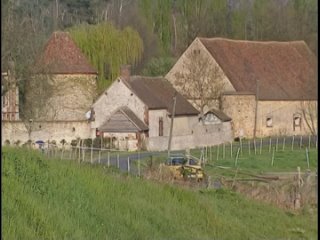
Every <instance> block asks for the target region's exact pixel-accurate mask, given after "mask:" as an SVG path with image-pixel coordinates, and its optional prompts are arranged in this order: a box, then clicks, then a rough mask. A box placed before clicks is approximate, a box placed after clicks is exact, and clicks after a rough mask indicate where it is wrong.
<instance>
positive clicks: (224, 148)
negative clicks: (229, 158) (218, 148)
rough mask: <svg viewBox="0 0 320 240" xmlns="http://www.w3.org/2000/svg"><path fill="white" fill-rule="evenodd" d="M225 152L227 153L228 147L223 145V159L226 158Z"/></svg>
mask: <svg viewBox="0 0 320 240" xmlns="http://www.w3.org/2000/svg"><path fill="white" fill-rule="evenodd" d="M225 151H226V145H225V144H224V143H223V154H222V156H223V159H224V158H225Z"/></svg>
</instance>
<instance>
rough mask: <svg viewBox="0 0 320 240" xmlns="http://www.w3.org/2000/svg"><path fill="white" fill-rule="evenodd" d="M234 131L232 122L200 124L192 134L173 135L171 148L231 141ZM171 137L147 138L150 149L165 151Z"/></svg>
mask: <svg viewBox="0 0 320 240" xmlns="http://www.w3.org/2000/svg"><path fill="white" fill-rule="evenodd" d="M232 140H233V133H232V129H231V124H230V122H224V123H219V124H212V125H199V126H198V127H197V128H196V129H194V131H193V133H192V134H189V135H183V136H172V140H171V150H184V149H187V148H189V149H190V148H195V147H203V146H213V145H218V144H221V143H224V142H231V141H232ZM168 142H169V137H168V136H166V137H149V138H147V139H146V145H147V149H148V150H149V151H165V150H167V149H168Z"/></svg>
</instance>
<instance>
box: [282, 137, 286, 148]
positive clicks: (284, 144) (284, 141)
mask: <svg viewBox="0 0 320 240" xmlns="http://www.w3.org/2000/svg"><path fill="white" fill-rule="evenodd" d="M285 146H286V137H283V144H282V151H284V148H285Z"/></svg>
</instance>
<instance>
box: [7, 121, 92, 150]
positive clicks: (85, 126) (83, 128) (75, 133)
mask: <svg viewBox="0 0 320 240" xmlns="http://www.w3.org/2000/svg"><path fill="white" fill-rule="evenodd" d="M1 125H2V137H1V142H2V144H4V142H5V141H6V140H9V141H10V143H12V144H13V143H15V142H17V141H18V140H19V141H20V142H21V144H23V143H25V142H27V141H28V140H29V135H28V131H27V127H29V126H30V125H29V124H27V126H26V125H25V124H24V123H23V122H22V121H2V124H1ZM31 126H32V129H33V130H32V132H31V136H30V137H31V140H32V141H34V142H35V141H37V140H42V141H48V140H50V141H52V140H55V141H56V143H60V141H61V140H62V139H64V140H66V141H67V143H70V142H71V140H73V139H77V138H82V139H84V138H89V137H90V125H89V123H88V122H87V121H59V122H57V121H56V122H53V121H46V122H44V121H42V122H33V123H32V124H31Z"/></svg>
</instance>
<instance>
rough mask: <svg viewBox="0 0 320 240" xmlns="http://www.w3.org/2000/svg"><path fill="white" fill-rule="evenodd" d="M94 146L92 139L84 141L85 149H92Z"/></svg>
mask: <svg viewBox="0 0 320 240" xmlns="http://www.w3.org/2000/svg"><path fill="white" fill-rule="evenodd" d="M91 145H92V139H91V138H86V139H84V140H83V146H84V147H91Z"/></svg>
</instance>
